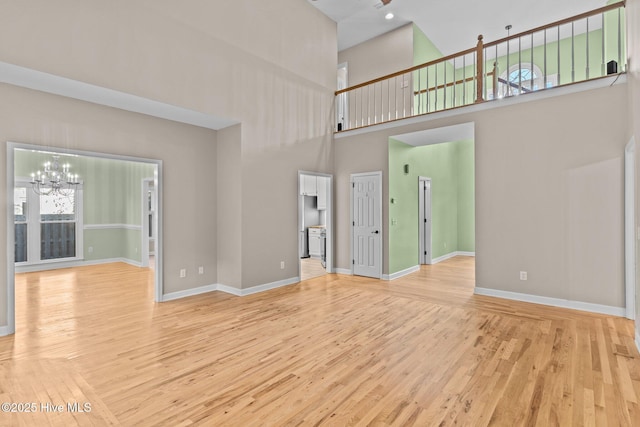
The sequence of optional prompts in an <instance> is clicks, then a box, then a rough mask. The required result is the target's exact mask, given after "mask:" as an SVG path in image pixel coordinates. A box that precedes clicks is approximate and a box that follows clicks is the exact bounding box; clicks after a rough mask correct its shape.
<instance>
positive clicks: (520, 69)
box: [498, 63, 557, 97]
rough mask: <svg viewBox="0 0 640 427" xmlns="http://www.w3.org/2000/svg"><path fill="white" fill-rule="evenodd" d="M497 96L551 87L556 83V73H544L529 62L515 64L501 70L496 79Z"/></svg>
mask: <svg viewBox="0 0 640 427" xmlns="http://www.w3.org/2000/svg"><path fill="white" fill-rule="evenodd" d="M498 82H499V84H498V96H500V97H505V96H512V95H519V94H521V93H527V92H533V91H536V90H540V89H545V88H549V87H553V86H555V85H556V84H557V75H555V74H554V75H547V78H546V84H545V78H544V74H543V73H542V71H541V70H540V68H539V67H538V66H537V65H535V64H531V63H522V64H516V65H513V66H511V67H509V70H507V71H505V72H503V73H502V74H501V75H500V78H499V79H498Z"/></svg>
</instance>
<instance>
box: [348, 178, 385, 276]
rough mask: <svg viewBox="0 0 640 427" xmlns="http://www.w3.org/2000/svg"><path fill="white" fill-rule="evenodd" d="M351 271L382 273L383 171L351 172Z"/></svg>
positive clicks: (369, 273) (365, 274)
mask: <svg viewBox="0 0 640 427" xmlns="http://www.w3.org/2000/svg"><path fill="white" fill-rule="evenodd" d="M351 189H352V192H351V214H352V237H353V239H352V244H351V247H352V250H353V260H352V264H353V274H356V275H358V276H367V277H375V278H378V279H379V278H380V277H381V276H382V172H371V173H365V174H354V175H351Z"/></svg>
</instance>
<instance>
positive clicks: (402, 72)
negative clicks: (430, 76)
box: [335, 47, 476, 96]
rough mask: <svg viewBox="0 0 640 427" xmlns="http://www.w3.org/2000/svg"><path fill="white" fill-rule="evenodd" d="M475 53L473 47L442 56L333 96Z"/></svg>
mask: <svg viewBox="0 0 640 427" xmlns="http://www.w3.org/2000/svg"><path fill="white" fill-rule="evenodd" d="M475 51H476V48H475V47H474V48H471V49H467V50H463V51H461V52H458V53H453V54H451V55H447V56H443V57H442V58H438V59H434V60H433V61H429V62H425V63H424V64H420V65H414V66H413V67H411V68H407V69H405V70H402V71H397V72H395V73H393V74H387V75H386V76H382V77H378V78H377V79H373V80H369V81H367V82H364V83H360V84H357V85H354V86H351V87H348V88H345V89H340V90H337V91H336V93H335V94H336V96H338V95H340V94H341V93H345V92H349V91H351V90H355V89H360V88H361V87H364V86H369V85H372V84H374V83H379V82H381V81H383V80H388V79H392V78H394V77H398V76H401V75H403V74H407V73H411V72H413V71H416V70H419V69H421V68H424V67H429V66H431V65H435V64H439V63H441V62H445V61H448V60H450V59H453V58H457V57H459V56H463V55H468V54H470V53H473V52H475Z"/></svg>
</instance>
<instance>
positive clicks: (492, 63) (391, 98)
mask: <svg viewBox="0 0 640 427" xmlns="http://www.w3.org/2000/svg"><path fill="white" fill-rule="evenodd" d="M624 7H625V2H619V3H614V4H611V5H608V6H605V7H602V8H599V9H596V10H593V11H591V12H586V13H583V14H580V15H576V16H573V17H571V18H567V19H563V20H561V21H557V22H553V23H551V24H548V25H544V26H541V27H538V28H534V29H532V30H529V31H524V32H521V33H518V34H514V35H511V36H508V37H505V38H503V39H500V40H496V41H493V42H490V43H484V42H483V37H482V36H478V42H477V45H476V47H473V48H470V49H467V50H464V51H462V52H458V53H455V54H452V55H448V56H445V57H443V58H439V59H437V60H434V61H430V62H427V63H424V64H421V65H416V66H414V67H411V68H408V69H406V70H402V71H399V72H397V73H393V74H390V75H387V76H384V77H380V78H377V79H374V80H371V81H368V82H364V83H361V84H358V85H355V86H352V87H349V88H346V89H342V90H339V91H337V92H336V114H337V117H336V123H337V127H336V130H337V131H338V132H340V131H345V130H351V129H357V128H361V127H366V126H371V125H376V124H380V123H386V122H390V121H394V120H400V119H404V118H409V117H415V116H419V115H424V114H430V113H434V112H438V111H444V110H450V109H453V108H458V107H462V106H465V105H471V104H476V103H481V102H485V101H492V100H496V99H500V98H505V97H510V96H518V95H521V94H526V93H531V92H536V91H539V90H546V89H551V88H554V87H559V86H565V85H568V84H573V83H577V82H582V81H587V80H593V79H596V78H601V77H604V76H607V75H610V74H618V73H623V72H624V71H625V69H626V63H625V61H626V46H625V40H624V34H625V29H624Z"/></svg>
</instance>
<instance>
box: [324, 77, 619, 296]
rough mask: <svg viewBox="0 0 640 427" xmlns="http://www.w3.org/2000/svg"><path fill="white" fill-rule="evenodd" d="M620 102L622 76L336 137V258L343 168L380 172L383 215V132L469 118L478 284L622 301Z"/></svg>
mask: <svg viewBox="0 0 640 427" xmlns="http://www.w3.org/2000/svg"><path fill="white" fill-rule="evenodd" d="M626 102H627V85H626V84H619V85H615V86H613V87H607V88H604V89H596V90H590V91H586V92H580V93H575V94H568V95H563V96H558V97H554V98H549V99H541V100H536V101H533V102H525V103H519V104H513V105H509V106H508V107H507V106H505V107H499V108H492V109H488V110H483V111H477V112H473V113H462V114H456V115H454V116H451V115H449V117H447V118H441V119H439V118H438V117H442V116H443V115H442V114H441V115H439V116H438V115H434V116H433V119H432V120H430V121H428V122H425V123H417V124H411V125H406V126H401V127H397V128H394V129H386V130H381V131H376V132H370V133H366V134H362V135H356V136H349V137H343V138H338V139H336V143H335V144H336V147H335V149H336V162H335V173H336V177H337V183H336V185H337V189H336V192H337V197H338V199H337V208H338V211H337V214H336V218H337V227H336V228H337V232H338V235H337V248H338V250H337V266H338V267H339V268H349V262H350V261H349V253H348V251H349V248H350V245H349V237H348V236H349V192H348V176H349V174H350V173H355V172H365V171H368V170H382V171H383V173H384V176H385V185H384V188H383V201H384V203H383V206H384V207H385V209H384V216H385V218H388V216H387V215H388V212H387V208H388V200H389V194H388V188H387V184H386V177H387V176H388V174H387V166H386V165H387V164H388V159H387V157H388V154H387V149H386V148H387V142H388V138H389V137H390V136H393V135H396V134H402V133H407V132H411V131H417V130H423V129H432V128H438V127H442V126H448V125H453V124H459V123H466V122H475V144H476V145H475V150H476V152H475V161H476V190H475V199H476V262H477V264H476V281H477V286H479V287H485V288H492V289H497V290H503V291H512V292H520V293H526V294H532V295H541V296H547V297H553V298H562V299H569V300H575V301H584V302H590V303H596V304H603V305H609V306H615V307H624V305H625V303H624V271H623V244H624V238H623V237H624V236H623V184H624V181H623V177H624V176H623V166H624V163H623V161H624V146H625V144H626V141H627V138H626V129H627V115H626ZM506 104H507V103H504V104H503V105H506ZM445 115H447V114H445ZM384 221H385V223H387V220H386V219H385V220H384ZM385 242H388V233H387V231H385ZM387 248H388V245H387V244H385V253H384V260H385V261H384V273H387V274H388V272H389V270H388V250H387ZM521 270H526V271H528V273H529V274H528V276H529V278H528V281H520V280H519V271H521Z"/></svg>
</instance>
